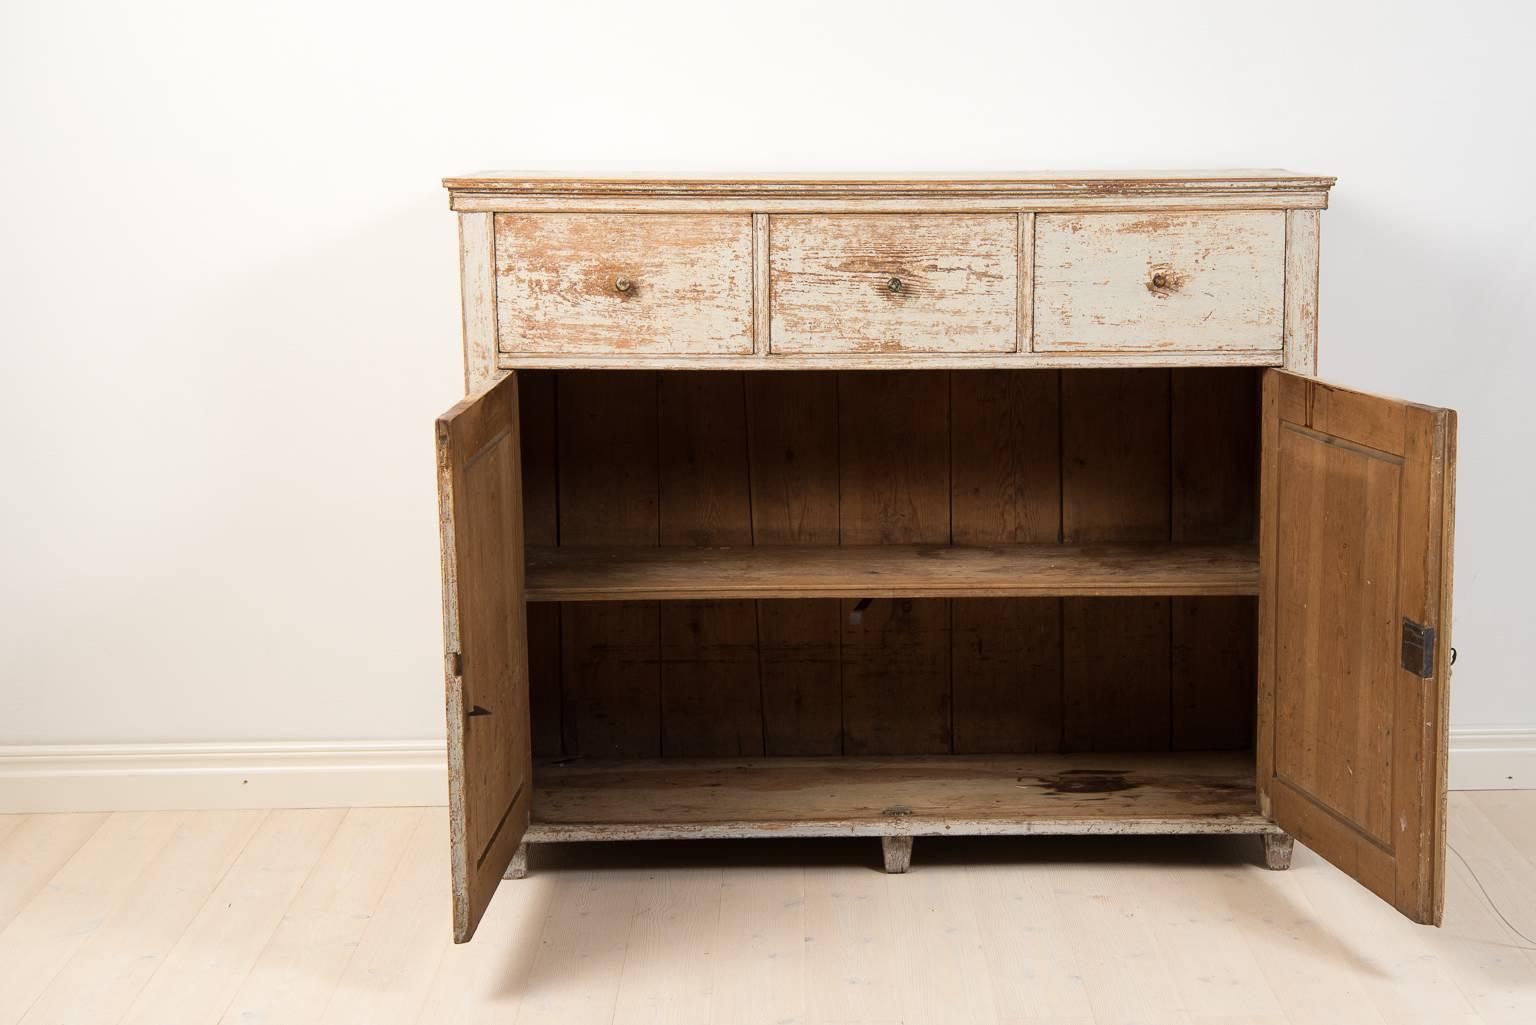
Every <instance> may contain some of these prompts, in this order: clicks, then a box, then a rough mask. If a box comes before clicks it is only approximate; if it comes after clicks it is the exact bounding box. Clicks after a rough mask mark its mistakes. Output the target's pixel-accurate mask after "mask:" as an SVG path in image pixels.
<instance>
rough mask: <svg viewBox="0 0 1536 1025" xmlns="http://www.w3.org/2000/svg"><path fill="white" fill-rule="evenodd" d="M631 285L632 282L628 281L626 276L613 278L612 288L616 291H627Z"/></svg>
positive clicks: (632, 284) (632, 285)
mask: <svg viewBox="0 0 1536 1025" xmlns="http://www.w3.org/2000/svg"><path fill="white" fill-rule="evenodd" d="M633 287H634V282H632V281H630V280H629V279H628V278H614V279H613V289H614V291H616V292H628V291H629V290H630V289H631V288H633Z"/></svg>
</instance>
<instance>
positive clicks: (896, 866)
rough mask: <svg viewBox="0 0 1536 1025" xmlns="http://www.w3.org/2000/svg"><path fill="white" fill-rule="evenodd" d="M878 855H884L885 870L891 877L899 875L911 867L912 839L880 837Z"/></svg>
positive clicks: (908, 837)
mask: <svg viewBox="0 0 1536 1025" xmlns="http://www.w3.org/2000/svg"><path fill="white" fill-rule="evenodd" d="M880 853H881V854H883V855H885V870H886V871H887V872H890V873H892V874H893V875H899V874H901V873H902V872H905V871H906V870H907V869H909V868H911V867H912V838H911V837H910V836H882V837H881V838H880Z"/></svg>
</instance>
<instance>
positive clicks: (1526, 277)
mask: <svg viewBox="0 0 1536 1025" xmlns="http://www.w3.org/2000/svg"><path fill="white" fill-rule="evenodd" d="M1533 29H1536V20H1533V17H1532V15H1531V14H1530V13H1529V9H1528V7H1527V6H1526V5H1522V4H1517V3H1505V4H1493V3H1488V4H1445V3H1438V2H1437V3H1434V4H1429V3H1397V4H1390V5H1388V4H1383V5H1379V6H1378V5H1370V6H1369V7H1367V6H1365V5H1351V4H1347V3H1339V2H1337V0H1335V2H1331V3H1321V4H1315V3H1306V2H1303V3H1291V4H1284V5H1279V6H1277V5H1273V4H1269V5H1258V4H1240V3H1231V2H1230V0H1226V2H1213V3H1188V2H1176V0H1157V2H1147V0H1141V2H1137V3H1064V4H1061V5H1059V6H1057V7H1054V8H1053V7H1046V6H1043V5H1037V6H1030V5H1027V4H1022V3H1018V2H1016V0H1015V2H1003V3H996V4H988V5H982V4H965V3H948V4H938V3H932V2H927V3H920V4H905V3H898V2H893V0H881V2H876V3H860V4H847V5H839V4H836V3H833V2H829V0H820V2H816V3H798V2H796V3H785V2H772V3H756V4H740V5H735V4H728V3H724V2H718V3H702V4H681V3H669V2H664V0H651V2H648V3H635V2H633V0H631V2H627V3H597V2H585V3H572V2H566V3H522V4H518V3H508V2H506V0H498V2H494V3H482V2H472V0H470V2H459V3H453V4H432V5H426V4H423V5H420V6H418V7H415V8H406V7H398V8H395V9H393V10H391V9H389V8H388V7H387V5H382V4H379V3H369V4H361V3H359V4H349V5H326V4H321V3H316V2H306V3H262V4H250V3H246V4H223V5H219V4H211V3H197V2H187V3H168V2H165V0H138V2H136V3H134V4H118V3H106V2H47V3H44V2H35V0H34V2H21V0H8V2H7V3H6V4H5V6H4V9H3V12H0V111H3V113H0V139H3V140H4V141H3V145H4V155H3V159H0V223H3V230H0V282H3V284H0V345H3V357H4V362H3V369H0V438H3V440H0V481H3V484H0V538H3V540H0V554H3V562H0V744H3V743H33V742H36V743H66V742H98V741H102V742H104V741H150V740H165V741H183V740H185V741H191V740H199V741H203V740H280V739H284V738H307V739H317V740H318V739H326V738H338V737H355V738H373V739H390V738H430V737H433V736H437V735H439V734H440V733H441V730H442V726H441V722H440V720H441V701H440V697H439V694H440V684H439V650H440V647H439V646H440V633H439V626H438V581H437V553H436V529H435V523H434V515H435V512H434V509H435V506H434V501H435V499H434V495H433V473H432V467H431V462H432V450H431V443H430V435H431V420H432V418H433V416H434V415H436V414H437V413H438V412H440V411H441V410H442V409H444V408H446V407H447V406H448V405H450V404H451V403H452V402H453V401H454V400H455V399H456V398H457V397H458V394H459V392H460V389H461V376H460V374H461V369H460V356H459V341H458V332H459V315H458V306H457V292H456V288H457V283H456V274H457V268H456V258H455V233H454V232H455V229H454V222H453V218H452V217H451V216H450V214H449V213H448V210H447V202H446V196H445V194H444V193H443V192H442V191H441V189H440V188H439V187H438V185H437V182H438V179H439V178H440V177H442V176H443V175H445V174H452V173H459V172H465V171H470V170H475V169H480V168H483V167H487V166H506V167H523V168H555V169H571V170H593V169H635V170H667V169H675V170H688V171H703V170H771V169H800V170H830V169H841V170H846V169H880V170H923V169H929V170H932V169H961V170H997V169H1036V168H1051V167H1089V168H1106V169H1113V168H1127V167H1222V166H1256V167H1265V166H1284V167H1289V168H1292V169H1295V170H1302V171H1313V172H1319V173H1328V174H1336V175H1338V176H1339V179H1340V182H1339V186H1338V188H1337V189H1336V190H1335V192H1334V209H1333V210H1331V211H1330V212H1328V213H1325V214H1324V215H1323V294H1322V346H1323V347H1322V353H1323V355H1322V372H1323V374H1324V376H1326V377H1329V378H1333V379H1337V380H1339V381H1342V382H1346V383H1353V384H1358V385H1362V386H1365V387H1368V388H1370V389H1372V390H1377V391H1382V392H1386V393H1391V394H1397V395H1402V396H1408V397H1412V398H1415V399H1420V400H1423V401H1427V402H1432V403H1437V404H1443V405H1449V406H1453V407H1456V408H1457V409H1459V410H1460V411H1461V414H1462V434H1461V491H1460V509H1459V514H1460V523H1459V528H1460V530H1459V533H1460V544H1459V546H1458V552H1457V567H1456V568H1457V584H1458V591H1457V608H1456V643H1457V646H1458V647H1459V648H1460V650H1461V662H1460V664H1459V666H1458V672H1457V679H1456V696H1455V708H1454V718H1455V721H1456V722H1457V723H1458V724H1461V725H1470V724H1483V725H1498V724H1502V725H1518V724H1529V723H1536V687H1533V686H1532V684H1533V683H1536V657H1533V655H1532V654H1531V650H1530V648H1531V645H1530V644H1529V643H1528V639H1529V638H1530V637H1532V636H1533V635H1536V631H1533V630H1532V629H1531V627H1530V620H1531V618H1532V617H1533V614H1536V604H1533V599H1532V591H1531V581H1533V580H1536V558H1533V556H1532V553H1531V541H1530V538H1531V535H1532V530H1531V526H1530V517H1531V515H1532V510H1533V509H1536V494H1533V489H1532V479H1533V477H1536V474H1533V473H1532V471H1531V451H1532V441H1533V440H1536V438H1533V430H1532V427H1531V424H1532V422H1533V420H1532V415H1531V408H1530V407H1531V402H1532V400H1531V398H1530V392H1531V382H1532V380H1533V379H1536V355H1533V354H1536V310H1533V304H1536V299H1533V296H1536V287H1533V283H1536V257H1533V249H1536V247H1533V238H1536V231H1533V230H1532V229H1533V227H1536V225H1533V223H1532V221H1533V217H1532V212H1531V211H1532V195H1533V193H1532V191H1531V188H1530V185H1529V181H1528V178H1529V175H1530V171H1531V168H1532V166H1533V161H1532V156H1533V154H1532V149H1533V144H1532V141H1531V140H1532V134H1533V133H1532V132H1531V131H1530V128H1529V117H1530V111H1529V108H1530V107H1531V105H1532V104H1531V101H1532V100H1533V99H1536V90H1533V86H1532V70H1531V55H1530V53H1529V43H1530V40H1531V38H1532V37H1533Z"/></svg>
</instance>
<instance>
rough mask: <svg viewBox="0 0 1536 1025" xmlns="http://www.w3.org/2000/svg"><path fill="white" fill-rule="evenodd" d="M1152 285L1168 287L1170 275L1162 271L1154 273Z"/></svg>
mask: <svg viewBox="0 0 1536 1025" xmlns="http://www.w3.org/2000/svg"><path fill="white" fill-rule="evenodd" d="M1152 287H1154V288H1167V287H1168V275H1166V274H1164V273H1163V272H1162V271H1158V272H1157V273H1156V274H1154V275H1152Z"/></svg>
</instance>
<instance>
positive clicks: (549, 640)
mask: <svg viewBox="0 0 1536 1025" xmlns="http://www.w3.org/2000/svg"><path fill="white" fill-rule="evenodd" d="M555 386H556V375H555V371H553V370H524V371H521V372H520V373H519V374H518V375H517V395H518V404H519V405H520V406H521V407H522V416H521V426H522V457H523V540H524V541H525V542H526V543H527V544H530V545H554V544H559V543H560V522H559V498H558V494H557V491H558V488H559V472H558V463H559V456H560V453H559V449H558V447H557V446H558V438H557V435H556V429H555V428H556V425H555ZM527 608H528V692H529V704H530V708H531V714H532V717H533V754H534V757H536V758H557V757H559V756H560V755H561V754H562V753H563V752H564V746H563V743H562V741H561V731H560V705H561V700H560V606H559V605H557V604H554V603H547V602H530V603H529V604H528V607H527Z"/></svg>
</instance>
